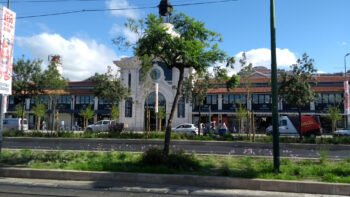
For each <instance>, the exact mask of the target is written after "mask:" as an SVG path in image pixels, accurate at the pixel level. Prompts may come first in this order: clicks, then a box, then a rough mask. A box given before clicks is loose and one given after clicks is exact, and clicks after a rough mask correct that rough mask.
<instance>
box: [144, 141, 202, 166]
mask: <svg viewBox="0 0 350 197" xmlns="http://www.w3.org/2000/svg"><path fill="white" fill-rule="evenodd" d="M141 163H142V164H143V165H148V166H166V167H168V168H170V169H176V170H186V171H193V170H196V169H199V168H200V164H199V161H198V160H197V159H196V158H195V156H194V155H188V154H185V151H183V150H179V151H175V152H171V153H169V155H168V157H164V155H163V150H161V149H160V148H156V147H152V148H150V149H148V150H147V151H145V152H144V153H143V154H142V157H141Z"/></svg>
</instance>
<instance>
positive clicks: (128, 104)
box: [125, 97, 132, 118]
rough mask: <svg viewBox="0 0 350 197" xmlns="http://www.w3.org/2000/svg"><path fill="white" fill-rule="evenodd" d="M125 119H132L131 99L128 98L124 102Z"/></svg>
mask: <svg viewBox="0 0 350 197" xmlns="http://www.w3.org/2000/svg"><path fill="white" fill-rule="evenodd" d="M125 117H128V118H131V117H132V98H131V97H129V98H127V99H126V100H125Z"/></svg>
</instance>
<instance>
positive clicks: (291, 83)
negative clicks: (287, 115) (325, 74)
mask: <svg viewBox="0 0 350 197" xmlns="http://www.w3.org/2000/svg"><path fill="white" fill-rule="evenodd" d="M313 62H314V60H313V59H309V56H308V55H307V54H306V53H304V54H303V56H302V58H301V59H298V60H297V64H295V65H292V66H291V71H290V72H282V73H281V82H280V87H279V94H280V96H281V97H282V99H284V101H285V102H287V103H288V104H290V105H292V106H295V107H297V109H298V115H299V122H300V126H299V129H298V130H299V136H300V139H302V133H301V108H302V107H303V106H305V105H306V104H309V103H310V102H311V101H313V100H314V99H315V93H314V91H313V90H312V88H311V84H310V83H312V82H314V81H315V79H314V77H313V76H314V74H315V73H316V71H317V70H316V69H315V68H314V66H313Z"/></svg>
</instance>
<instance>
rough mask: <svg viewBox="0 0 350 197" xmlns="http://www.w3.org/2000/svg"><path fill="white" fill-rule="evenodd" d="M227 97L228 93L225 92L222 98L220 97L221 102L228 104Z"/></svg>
mask: <svg viewBox="0 0 350 197" xmlns="http://www.w3.org/2000/svg"><path fill="white" fill-rule="evenodd" d="M228 98H229V95H227V94H225V95H224V97H223V99H222V104H228V103H229V102H228V101H229V100H228Z"/></svg>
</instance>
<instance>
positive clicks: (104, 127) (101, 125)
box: [86, 120, 111, 132]
mask: <svg viewBox="0 0 350 197" xmlns="http://www.w3.org/2000/svg"><path fill="white" fill-rule="evenodd" d="M110 124H111V120H100V121H97V122H96V123H95V124H91V125H88V126H87V127H86V131H90V132H91V131H93V132H98V131H109V126H110Z"/></svg>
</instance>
